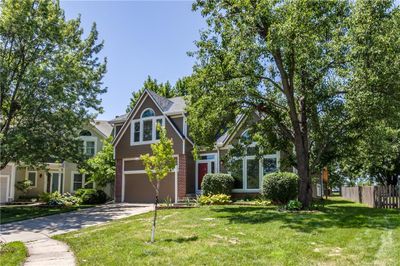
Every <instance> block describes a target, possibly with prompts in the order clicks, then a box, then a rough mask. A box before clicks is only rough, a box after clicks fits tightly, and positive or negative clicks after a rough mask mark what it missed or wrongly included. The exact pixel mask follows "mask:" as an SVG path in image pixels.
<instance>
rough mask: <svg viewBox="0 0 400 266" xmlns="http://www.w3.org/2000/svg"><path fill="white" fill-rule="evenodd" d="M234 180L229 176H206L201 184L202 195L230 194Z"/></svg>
mask: <svg viewBox="0 0 400 266" xmlns="http://www.w3.org/2000/svg"><path fill="white" fill-rule="evenodd" d="M234 182H235V179H234V178H233V177H232V176H231V175H229V174H206V175H205V176H204V178H203V182H201V188H202V190H203V194H204V195H216V194H226V195H229V194H231V191H232V188H233V184H234Z"/></svg>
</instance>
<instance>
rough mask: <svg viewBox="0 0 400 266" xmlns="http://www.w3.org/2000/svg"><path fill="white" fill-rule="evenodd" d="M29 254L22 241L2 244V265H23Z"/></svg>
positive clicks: (0, 250)
mask: <svg viewBox="0 0 400 266" xmlns="http://www.w3.org/2000/svg"><path fill="white" fill-rule="evenodd" d="M27 256H28V249H27V248H26V247H25V245H24V243H22V242H19V241H17V242H10V243H4V244H0V264H1V265H2V266H16V265H22V264H23V262H24V261H25V259H26V257H27Z"/></svg>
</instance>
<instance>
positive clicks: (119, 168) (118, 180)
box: [114, 159, 123, 202]
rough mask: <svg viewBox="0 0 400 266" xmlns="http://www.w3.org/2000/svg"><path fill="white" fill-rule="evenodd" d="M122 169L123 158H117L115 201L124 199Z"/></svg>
mask: <svg viewBox="0 0 400 266" xmlns="http://www.w3.org/2000/svg"><path fill="white" fill-rule="evenodd" d="M122 171H123V169H122V159H117V160H115V186H114V191H115V192H114V193H115V195H114V199H115V202H121V200H122Z"/></svg>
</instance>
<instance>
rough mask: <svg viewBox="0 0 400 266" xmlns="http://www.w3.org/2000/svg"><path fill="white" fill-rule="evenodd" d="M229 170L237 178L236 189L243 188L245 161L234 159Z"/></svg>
mask: <svg viewBox="0 0 400 266" xmlns="http://www.w3.org/2000/svg"><path fill="white" fill-rule="evenodd" d="M229 172H230V173H231V175H232V177H233V178H234V179H235V183H234V186H233V188H234V189H243V161H242V160H234V161H232V162H231V164H230V167H229Z"/></svg>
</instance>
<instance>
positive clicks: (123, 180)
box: [121, 159, 125, 202]
mask: <svg viewBox="0 0 400 266" xmlns="http://www.w3.org/2000/svg"><path fill="white" fill-rule="evenodd" d="M121 202H125V159H122V184H121Z"/></svg>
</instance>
